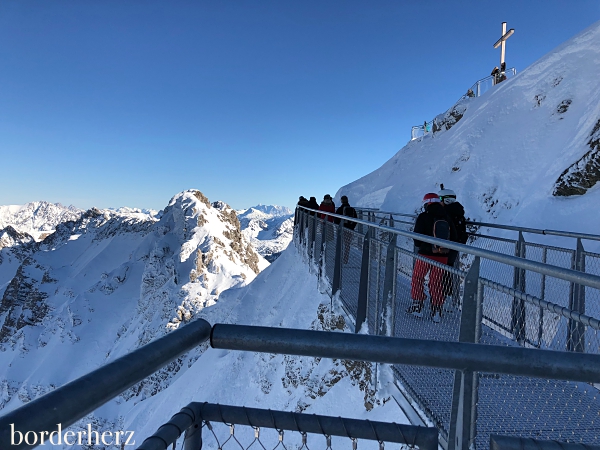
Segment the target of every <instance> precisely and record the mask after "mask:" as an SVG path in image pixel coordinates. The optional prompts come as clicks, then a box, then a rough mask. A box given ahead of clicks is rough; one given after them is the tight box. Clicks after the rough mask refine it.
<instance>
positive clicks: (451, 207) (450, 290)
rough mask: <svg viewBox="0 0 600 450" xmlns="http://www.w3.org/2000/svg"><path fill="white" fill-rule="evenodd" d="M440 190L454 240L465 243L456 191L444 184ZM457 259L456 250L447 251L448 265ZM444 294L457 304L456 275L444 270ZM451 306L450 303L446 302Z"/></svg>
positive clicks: (465, 233) (466, 236)
mask: <svg viewBox="0 0 600 450" xmlns="http://www.w3.org/2000/svg"><path fill="white" fill-rule="evenodd" d="M440 187H441V190H440V192H438V195H439V196H440V200H441V202H442V205H443V206H444V209H445V210H446V214H448V216H449V217H450V219H451V220H452V223H453V224H454V228H455V229H456V242H458V243H460V244H466V243H467V240H468V239H469V235H468V234H467V219H466V218H465V208H464V207H463V205H461V204H460V203H459V202H457V201H456V193H455V192H454V191H453V190H452V189H444V185H443V184H442V185H440ZM457 260H458V252H457V251H456V250H452V249H451V250H450V252H449V253H448V265H449V266H452V267H455V265H456V261H457ZM442 284H443V286H444V295H445V296H449V295H452V297H453V301H452V304H453V305H454V306H457V305H458V284H459V280H458V277H457V276H456V275H451V274H450V273H449V272H444V282H443V283H442ZM448 306H449V307H451V306H452V305H451V304H448Z"/></svg>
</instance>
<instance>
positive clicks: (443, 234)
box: [431, 219, 450, 255]
mask: <svg viewBox="0 0 600 450" xmlns="http://www.w3.org/2000/svg"><path fill="white" fill-rule="evenodd" d="M433 237H434V238H438V239H446V240H447V241H449V240H450V224H449V223H448V222H447V221H446V220H445V219H436V221H435V222H433ZM431 250H432V251H433V253H435V254H438V255H447V254H448V253H449V252H450V250H449V249H447V248H446V247H441V246H439V245H435V244H431Z"/></svg>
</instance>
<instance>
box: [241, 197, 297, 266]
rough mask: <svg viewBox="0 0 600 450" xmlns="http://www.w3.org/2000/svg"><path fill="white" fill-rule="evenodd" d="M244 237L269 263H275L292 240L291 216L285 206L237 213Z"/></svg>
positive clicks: (271, 206) (266, 207) (261, 207)
mask: <svg viewBox="0 0 600 450" xmlns="http://www.w3.org/2000/svg"><path fill="white" fill-rule="evenodd" d="M238 218H239V220H240V225H241V227H242V232H243V233H244V236H246V238H247V239H248V240H249V241H250V242H251V243H252V245H253V246H254V248H255V249H256V251H257V252H258V253H259V254H260V255H262V256H263V257H264V258H266V259H267V260H268V261H269V262H273V261H275V259H277V257H278V256H279V255H280V254H281V252H282V251H283V250H285V249H286V248H287V246H288V245H289V243H290V242H291V240H292V234H293V230H292V228H293V225H294V220H293V214H292V211H290V209H289V208H287V207H285V206H274V205H258V206H253V207H252V208H248V209H245V210H241V211H238Z"/></svg>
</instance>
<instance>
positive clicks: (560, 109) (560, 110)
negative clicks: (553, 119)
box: [556, 99, 573, 114]
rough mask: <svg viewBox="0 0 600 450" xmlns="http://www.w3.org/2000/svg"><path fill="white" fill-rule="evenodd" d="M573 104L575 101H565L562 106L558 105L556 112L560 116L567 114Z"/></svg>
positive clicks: (561, 103)
mask: <svg viewBox="0 0 600 450" xmlns="http://www.w3.org/2000/svg"><path fill="white" fill-rule="evenodd" d="M572 102H573V101H572V100H571V99H567V100H563V101H562V102H560V105H558V107H557V108H556V112H557V113H558V114H564V113H566V112H567V110H568V109H569V106H570V105H571V103H572Z"/></svg>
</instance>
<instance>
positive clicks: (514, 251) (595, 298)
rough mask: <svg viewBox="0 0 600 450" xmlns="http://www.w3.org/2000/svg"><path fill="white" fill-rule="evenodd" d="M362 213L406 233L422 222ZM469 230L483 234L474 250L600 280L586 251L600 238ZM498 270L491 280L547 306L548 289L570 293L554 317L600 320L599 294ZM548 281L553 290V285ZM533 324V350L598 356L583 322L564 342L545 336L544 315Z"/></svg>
mask: <svg viewBox="0 0 600 450" xmlns="http://www.w3.org/2000/svg"><path fill="white" fill-rule="evenodd" d="M357 211H358V215H359V217H365V218H366V219H367V220H369V221H374V222H379V223H383V224H390V220H391V222H393V223H394V226H395V227H399V228H400V229H405V230H409V229H412V227H413V223H414V219H415V217H416V216H415V215H412V214H403V213H394V212H387V211H386V212H384V211H379V210H376V209H372V208H362V209H360V208H357ZM467 224H468V225H469V227H470V228H471V229H476V230H478V232H471V233H469V235H470V239H469V245H471V246H474V247H480V248H485V249H488V250H492V251H495V252H499V253H504V254H509V255H515V256H518V257H520V258H524V259H529V260H534V261H538V262H541V263H544V264H552V265H556V266H560V267H564V268H569V269H572V270H576V271H581V272H587V273H591V274H594V275H600V254H597V253H594V252H590V251H586V250H585V248H584V242H585V241H596V242H597V241H600V236H599V235H593V234H587V233H577V232H570V231H559V230H547V229H536V228H528V227H518V226H512V225H502V224H492V223H485V222H475V221H469V222H467ZM483 228H488V229H494V230H503V231H512V232H515V233H516V234H517V238H516V239H508V238H506V237H501V236H492V235H489V234H487V235H485V234H481V233H479V231H481V229H483ZM525 234H531V235H535V236H538V238H539V237H540V236H555V237H561V238H567V239H573V245H572V248H565V247H558V246H553V245H548V244H541V243H537V242H529V241H526V240H525V237H524V236H525ZM586 245H587V244H586ZM401 246H402V245H401ZM404 248H406V249H412V248H413V247H412V243H411V242H407V241H404ZM460 263H461V265H462V267H463V268H468V266H469V264H470V258H469V257H468V256H466V255H463V258H462V259H461V262H460ZM498 269H499V267H498V266H497V265H493V264H492V265H488V267H487V268H485V270H486V271H487V272H488V274H489V276H488V278H490V279H491V280H493V281H497V282H501V283H502V282H503V283H512V287H513V288H517V287H519V288H520V289H521V290H522V291H523V292H524V293H526V294H528V295H532V296H535V297H539V298H540V299H541V300H542V302H543V301H545V297H546V290H547V289H550V290H552V289H557V288H558V289H562V290H566V289H568V294H567V295H564V296H563V297H562V299H561V301H559V302H557V303H558V304H557V305H555V307H553V309H554V312H556V307H558V308H565V309H567V310H569V311H573V314H580V315H592V316H596V317H598V316H600V295H599V293H598V292H597V291H589V292H587V293H586V289H583V288H581V287H580V286H578V285H577V283H574V282H570V283H569V284H568V286H567V285H564V284H563V285H562V286H557V285H556V280H547V279H546V276H545V275H544V274H541V275H539V276H538V275H536V276H533V275H532V274H526V273H524V272H523V271H521V272H519V273H518V274H517V275H516V276H515V275H514V274H513V273H511V272H510V270H508V271H507V270H506V268H505V270H504V273H500V272H499V270H498ZM532 277H533V278H532ZM528 279H529V280H528ZM548 281H549V282H550V284H548ZM559 284H560V283H559ZM517 285H518V286H517ZM586 296H587V301H586ZM586 309H587V311H586ZM486 314H487V313H486ZM485 318H486V319H487V320H489V321H494V320H493V318H492V317H490V316H487V315H486V316H485ZM532 320H535V322H536V325H535V326H536V327H537V330H538V333H537V335H536V334H535V333H534V334H531V333H530V334H529V336H522V339H525V341H526V342H527V343H528V344H529V345H532V346H535V347H540V348H556V349H561V348H562V346H563V345H566V346H568V349H569V350H576V351H591V350H592V348H591V347H590V348H588V350H585V349H584V348H583V345H584V341H583V340H582V339H581V336H580V335H581V334H582V331H581V329H580V327H579V325H578V324H577V322H575V321H573V320H569V322H568V324H567V328H566V329H567V332H568V336H567V337H566V338H565V339H564V340H556V341H554V342H550V341H548V340H544V339H543V333H542V331H541V330H542V328H544V315H543V313H540V314H537V315H536V316H535V318H532ZM496 325H497V326H499V327H504V328H505V331H506V332H509V331H510V330H509V329H506V328H507V327H506V326H504V325H502V324H500V323H496ZM531 326H533V325H530V327H531ZM546 326H547V324H546ZM587 343H588V346H591V345H595V344H596V339H589V340H588V341H587ZM596 351H597V350H596Z"/></svg>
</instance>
